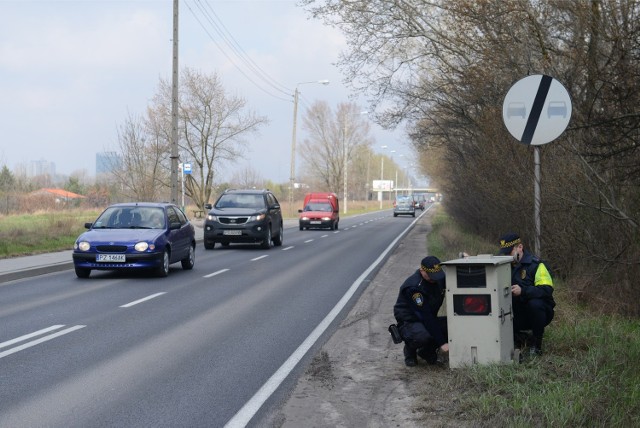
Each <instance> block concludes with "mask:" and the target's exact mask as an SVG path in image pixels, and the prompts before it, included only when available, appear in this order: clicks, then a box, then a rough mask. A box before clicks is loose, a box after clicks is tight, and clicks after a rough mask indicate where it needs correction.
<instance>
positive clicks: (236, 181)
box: [231, 166, 265, 189]
mask: <svg viewBox="0 0 640 428" xmlns="http://www.w3.org/2000/svg"><path fill="white" fill-rule="evenodd" d="M231 184H232V185H233V186H237V187H239V188H241V189H259V188H263V187H265V186H264V178H262V177H261V176H260V174H259V173H258V171H256V170H255V169H254V168H252V167H250V166H246V167H244V168H242V169H240V170H236V172H234V174H233V176H232V177H231Z"/></svg>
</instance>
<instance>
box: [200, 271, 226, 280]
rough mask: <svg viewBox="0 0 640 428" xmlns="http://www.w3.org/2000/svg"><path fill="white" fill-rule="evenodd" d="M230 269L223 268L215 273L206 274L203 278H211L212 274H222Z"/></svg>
mask: <svg viewBox="0 0 640 428" xmlns="http://www.w3.org/2000/svg"><path fill="white" fill-rule="evenodd" d="M228 270H229V269H222V270H219V271H217V272H214V273H210V274H209V275H205V276H204V277H203V278H211V277H212V276H216V275H220V274H221V273H225V272H226V271H228Z"/></svg>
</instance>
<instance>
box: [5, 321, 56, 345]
mask: <svg viewBox="0 0 640 428" xmlns="http://www.w3.org/2000/svg"><path fill="white" fill-rule="evenodd" d="M62 327H64V324H59V325H52V326H51V327H47V328H43V329H42V330H38V331H34V332H33V333H29V334H25V335H24V336H20V337H16V338H15V339H11V340H7V341H6V342H2V343H0V348H6V347H7V346H9V345H13V344H14V343H18V342H22V341H25V340H27V339H31V338H32V337H36V336H40V335H41V334H45V333H48V332H50V331H52V330H57V329H59V328H62Z"/></svg>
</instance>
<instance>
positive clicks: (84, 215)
mask: <svg viewBox="0 0 640 428" xmlns="http://www.w3.org/2000/svg"><path fill="white" fill-rule="evenodd" d="M98 214H100V211H98V210H87V211H75V210H74V211H51V212H38V213H34V214H24V215H9V216H0V258H7V257H16V256H24V255H30V254H40V253H49V252H52V251H63V250H71V249H72V248H73V243H74V242H75V240H76V238H77V237H78V235H80V234H81V233H82V232H83V231H84V230H85V228H84V224H85V222H91V221H93V220H95V219H96V217H97V216H98Z"/></svg>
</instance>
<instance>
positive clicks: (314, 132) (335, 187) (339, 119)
mask: <svg viewBox="0 0 640 428" xmlns="http://www.w3.org/2000/svg"><path fill="white" fill-rule="evenodd" d="M361 111H362V109H360V108H358V106H357V105H356V104H353V103H341V104H339V105H338V107H337V110H336V112H335V114H334V112H332V111H331V109H330V108H329V106H328V105H327V103H325V102H323V101H318V102H316V103H314V104H313V105H312V106H311V107H310V108H309V109H308V110H307V111H306V112H305V115H304V117H303V129H304V130H306V131H307V134H308V138H306V139H305V140H304V141H303V143H302V144H301V148H300V153H301V157H302V158H303V160H304V165H305V172H306V174H307V175H309V176H311V177H314V178H316V179H317V180H318V181H319V182H320V183H321V185H322V187H323V189H322V190H327V191H332V192H336V193H339V194H342V193H343V187H344V181H343V178H344V168H345V167H350V166H352V164H353V161H354V159H355V155H356V154H358V153H360V152H361V149H362V148H364V147H370V146H371V144H373V139H372V137H371V136H370V135H369V133H370V126H369V123H368V122H367V120H366V119H365V118H363V117H362V115H361V114H360V113H361ZM345 160H346V164H345ZM347 179H348V178H347ZM352 188H353V189H357V187H356V186H354V187H352Z"/></svg>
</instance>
